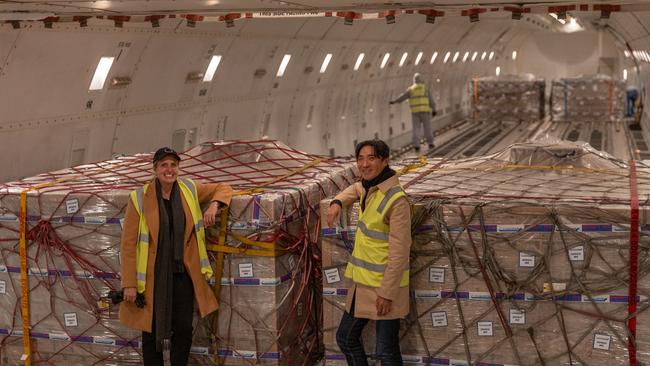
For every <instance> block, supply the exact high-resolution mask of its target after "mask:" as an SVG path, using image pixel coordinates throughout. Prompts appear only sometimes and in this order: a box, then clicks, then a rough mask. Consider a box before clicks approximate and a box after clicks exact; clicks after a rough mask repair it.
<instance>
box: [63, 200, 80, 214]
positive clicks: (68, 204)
mask: <svg viewBox="0 0 650 366" xmlns="http://www.w3.org/2000/svg"><path fill="white" fill-rule="evenodd" d="M65 211H66V212H67V213H68V215H72V214H74V213H77V211H79V200H78V199H76V198H73V199H69V200H67V201H65Z"/></svg>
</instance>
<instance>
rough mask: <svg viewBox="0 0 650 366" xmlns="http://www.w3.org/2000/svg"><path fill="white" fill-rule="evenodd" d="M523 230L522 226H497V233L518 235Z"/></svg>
mask: <svg viewBox="0 0 650 366" xmlns="http://www.w3.org/2000/svg"><path fill="white" fill-rule="evenodd" d="M523 230H524V225H497V233H518V232H520V231H523Z"/></svg>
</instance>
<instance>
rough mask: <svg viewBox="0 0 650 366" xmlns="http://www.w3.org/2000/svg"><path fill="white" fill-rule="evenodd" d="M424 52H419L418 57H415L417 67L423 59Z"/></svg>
mask: <svg viewBox="0 0 650 366" xmlns="http://www.w3.org/2000/svg"><path fill="white" fill-rule="evenodd" d="M422 55H423V53H422V52H419V53H418V55H417V56H416V57H415V66H417V65H418V64H419V63H420V60H421V59H422Z"/></svg>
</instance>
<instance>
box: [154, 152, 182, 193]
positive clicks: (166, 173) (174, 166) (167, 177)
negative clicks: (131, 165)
mask: <svg viewBox="0 0 650 366" xmlns="http://www.w3.org/2000/svg"><path fill="white" fill-rule="evenodd" d="M153 171H154V174H155V175H156V178H158V181H160V184H162V185H163V186H171V185H172V184H174V182H175V181H176V178H178V160H176V158H175V157H174V156H173V155H168V156H166V157H164V158H162V159H161V160H160V161H158V162H156V164H155V165H154V167H153Z"/></svg>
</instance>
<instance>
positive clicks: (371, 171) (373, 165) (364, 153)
mask: <svg viewBox="0 0 650 366" xmlns="http://www.w3.org/2000/svg"><path fill="white" fill-rule="evenodd" d="M387 166H388V159H382V158H380V157H378V156H376V155H375V149H374V148H373V147H372V146H369V145H366V146H364V147H362V148H361V150H359V157H357V167H358V168H359V172H360V173H361V178H363V179H364V180H371V179H373V178H375V177H377V176H378V175H379V173H381V172H382V170H384V168H385V167H387Z"/></svg>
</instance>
